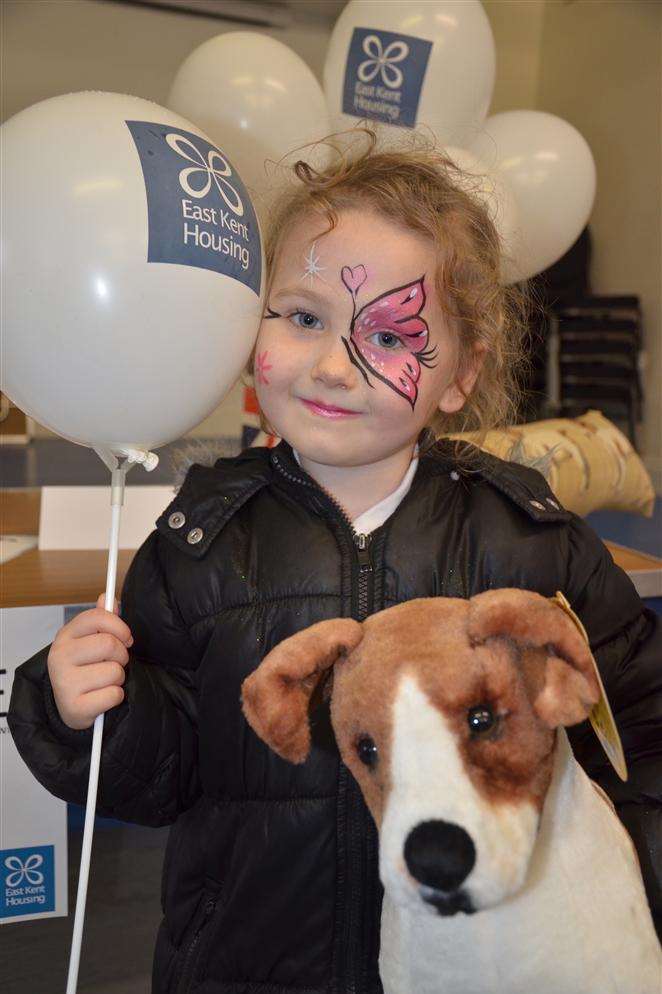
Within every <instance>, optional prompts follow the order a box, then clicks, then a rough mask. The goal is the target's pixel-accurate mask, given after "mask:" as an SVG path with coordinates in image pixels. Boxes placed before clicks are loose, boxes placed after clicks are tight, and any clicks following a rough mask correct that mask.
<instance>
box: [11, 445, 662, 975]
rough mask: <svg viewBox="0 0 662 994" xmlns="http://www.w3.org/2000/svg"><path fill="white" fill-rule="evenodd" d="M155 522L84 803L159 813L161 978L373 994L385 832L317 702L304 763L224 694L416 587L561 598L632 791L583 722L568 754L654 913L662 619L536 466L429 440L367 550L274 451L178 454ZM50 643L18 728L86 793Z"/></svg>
mask: <svg viewBox="0 0 662 994" xmlns="http://www.w3.org/2000/svg"><path fill="white" fill-rule="evenodd" d="M176 512H179V514H178V516H174V517H173V515H175V513H176ZM157 528H158V530H157V531H155V532H153V533H152V535H151V536H150V537H149V538H148V539H147V541H146V543H145V544H144V545H143V546H142V548H141V549H140V550H139V552H138V553H137V555H136V557H135V559H134V562H133V565H132V567H131V570H130V572H129V575H128V577H127V580H126V583H125V585H124V590H123V594H122V614H123V616H124V618H125V619H126V621H127V623H128V624H129V626H130V627H131V629H132V631H133V634H134V638H135V644H134V646H133V650H132V661H131V662H130V664H129V667H128V675H127V683H126V690H127V700H126V701H125V702H124V703H123V704H122V705H121V706H120V707H118V708H116V709H115V710H114V711H111V712H110V713H109V715H108V716H107V722H106V734H105V739H104V748H103V756H102V771H101V782H100V793H99V808H100V810H101V812H103V813H105V814H107V815H113V816H116V817H119V818H124V819H127V820H131V821H137V822H141V823H144V824H148V825H164V824H168V823H171V822H174V823H175V825H174V828H173V830H172V832H171V835H170V841H169V845H168V850H167V855H166V863H165V869H164V879H163V906H164V912H165V918H164V921H163V925H162V928H161V931H160V934H159V937H158V943H157V950H156V960H155V969H154V990H155V991H156V992H159V994H165V992H168V994H172V992H183V991H196V992H198V994H331V992H336V994H350V992H353V994H375V992H378V991H380V990H381V987H380V983H379V978H378V972H377V956H378V947H379V912H380V900H381V890H380V885H379V881H378V875H377V838H376V833H375V830H374V827H373V825H372V822H371V819H370V817H369V815H368V813H367V810H366V808H365V806H364V804H363V800H362V797H361V795H360V793H359V791H358V789H357V787H356V784H355V782H354V780H353V778H352V777H351V775H349V774H348V772H347V770H346V768H345V767H344V766H343V765H342V764H341V763H340V762H339V757H338V752H337V749H336V746H335V742H334V738H333V734H332V731H331V727H330V723H329V715H328V708H327V707H326V706H325V705H321V706H320V707H319V708H318V710H317V711H316V713H315V714H314V717H313V750H312V753H311V755H310V758H309V759H308V761H307V762H306V763H305V764H304V765H303V766H299V767H297V766H292V765H289V764H288V763H286V762H284V761H282V760H281V759H279V758H278V757H277V756H276V755H274V754H273V753H271V752H270V751H269V750H268V749H267V748H266V747H265V746H264V745H263V744H262V743H261V742H260V741H259V740H258V739H257V737H256V736H255V735H254V734H253V732H252V731H251V730H250V728H249V727H248V726H247V724H246V722H245V720H244V718H243V716H242V713H241V709H240V706H239V696H240V687H241V683H242V681H243V680H244V678H245V677H246V675H247V674H248V673H250V672H251V671H252V670H253V669H255V667H256V666H257V665H258V663H259V662H260V660H261V659H262V657H263V656H264V655H265V653H266V652H268V650H270V649H271V648H272V647H273V646H275V645H276V644H277V643H278V642H280V641H281V640H282V639H284V638H285V637H286V636H289V635H291V634H293V633H294V632H296V631H298V630H300V629H302V628H304V627H306V626H308V625H310V624H312V623H313V622H316V621H319V620H321V619H324V618H333V617H337V616H349V615H352V616H354V617H356V618H359V619H360V618H363V617H365V616H366V615H367V614H369V613H371V612H373V611H376V610H379V609H381V608H384V607H388V606H389V605H392V604H397V603H399V602H400V601H404V600H408V599H410V598H413V597H429V596H433V595H447V596H453V597H470V596H471V595H473V594H476V593H478V592H479V591H482V590H485V589H487V588H489V587H502V586H515V587H522V588H526V589H530V590H536V591H539V592H540V593H542V594H544V595H548V596H549V595H552V594H554V592H555V591H556V590H559V589H560V590H562V591H563V592H564V593H565V594H566V596H567V597H568V599H569V601H570V603H571V604H572V606H573V607H574V609H575V610H576V611H577V612H578V614H579V616H580V617H581V619H582V621H583V623H584V625H585V626H586V628H587V630H588V633H589V636H590V639H591V643H592V646H593V650H594V653H595V656H596V658H597V660H598V663H599V666H600V669H601V672H602V676H603V679H604V682H605V685H606V689H607V693H608V695H609V697H610V699H611V702H612V705H613V708H614V710H615V713H616V716H617V720H618V721H619V724H620V729H621V733H622V737H623V741H624V746H625V750H626V754H627V757H628V760H629V765H630V779H629V781H628V783H627V784H621V783H620V782H619V781H618V779H617V777H616V776H615V774H612V773H611V772H610V767H609V765H608V763H607V760H606V758H605V757H604V755H603V754H602V752H601V748H600V746H599V745H598V743H597V740H596V739H595V737H594V735H593V732H592V730H591V729H590V727H589V726H588V725H587V724H586V723H585V724H584V725H582V726H580V727H579V728H578V729H577V730H575V731H574V732H573V735H572V739H573V744H574V746H575V749H576V752H577V755H578V757H579V758H580V760H581V762H582V763H583V764H584V765H585V766H586V768H587V769H588V770H589V772H590V774H591V775H592V776H593V777H594V778H596V779H597V780H599V781H600V782H601V783H602V784H603V785H604V786H605V788H606V789H607V791H608V792H609V793H610V794H611V796H612V797H613V798H614V799H615V801H616V803H617V805H618V808H619V812H620V814H621V817H622V818H623V821H624V822H625V824H626V826H627V827H628V828H629V830H630V832H631V834H632V835H633V837H634V839H635V842H636V844H637V847H638V850H639V854H640V858H641V861H642V865H643V871H644V876H645V878H646V883H647V887H648V893H649V897H650V900H651V903H652V904H653V905H654V907H655V910H656V912H657V915H658V921H659V916H661V915H662V892H661V884H660V865H659V853H660V851H661V844H662V630H661V626H660V621H662V619H660V618H658V617H657V616H655V615H653V614H652V613H651V612H648V611H645V610H643V609H642V604H641V602H640V600H639V598H638V596H637V594H636V593H635V591H634V589H633V587H632V585H631V583H630V581H629V580H628V578H627V577H626V576H625V575H624V574H623V572H622V571H621V570H620V569H618V568H617V567H615V566H614V564H613V563H612V560H611V558H610V556H609V554H608V553H607V552H606V551H605V549H604V547H603V545H602V543H601V542H600V541H599V539H597V538H596V536H595V535H594V534H593V533H592V532H591V531H590V529H589V528H587V527H586V526H585V525H584V524H583V522H582V521H581V520H580V519H578V518H577V517H575V516H574V515H572V514H570V513H568V512H567V511H565V510H563V509H562V508H560V507H559V506H558V504H557V503H556V502H555V499H554V497H553V495H552V494H551V492H550V490H549V489H548V487H547V484H546V483H545V481H544V479H543V477H542V476H540V475H539V474H538V473H537V472H535V471H534V470H530V469H526V468H523V467H521V466H516V465H514V464H510V463H505V462H501V461H500V460H498V459H494V458H492V457H480V462H479V463H478V464H475V465H474V466H473V468H472V469H471V471H469V470H467V469H466V468H461V467H460V466H459V465H458V464H457V463H456V462H455V460H454V456H453V450H452V449H451V447H450V445H449V444H448V443H440V444H438V445H437V447H436V448H435V450H434V451H433V452H432V453H430V454H427V455H424V456H423V457H422V458H421V460H420V463H419V467H418V470H417V473H416V476H415V478H414V481H413V485H412V487H411V490H410V491H409V493H408V494H407V496H406V497H405V499H404V500H403V502H402V503H401V505H400V506H399V507H398V509H397V510H396V511H395V513H394V514H393V515H392V516H391V518H389V519H388V521H386V522H385V523H384V524H383V525H382V526H381V527H380V528H378V529H377V531H376V532H374V533H373V535H372V537H371V541H370V542H369V543H368V548H367V550H366V551H362V550H360V549H359V547H358V546H359V543H357V542H356V541H355V539H356V536H355V535H354V533H353V531H352V528H351V526H350V524H349V522H348V521H347V519H346V518H345V517H344V515H343V513H342V511H341V510H340V508H339V507H338V506H337V505H336V504H335V503H334V502H333V501H332V500H331V499H330V498H329V497H328V495H326V494H325V493H324V492H323V491H322V490H320V488H319V487H318V486H317V485H316V484H315V483H314V482H313V481H312V480H311V479H310V477H307V476H306V474H305V473H304V472H303V470H301V469H300V467H299V466H298V464H297V462H296V461H295V459H294V458H293V455H292V451H291V449H290V448H289V446H288V445H287V444H286V443H284V442H283V443H281V444H280V445H279V446H278V447H277V448H276V449H273V450H271V451H269V450H266V449H252V450H248V451H246V452H244V453H243V454H242V455H241V456H239V457H237V458H236V459H222V460H219V461H218V462H217V464H216V465H215V467H213V468H206V467H202V466H193V467H192V469H191V470H190V471H189V473H188V475H187V478H186V480H185V483H184V485H183V487H182V489H181V491H180V492H179V494H178V495H177V497H176V498H175V500H174V501H173V503H172V504H171V505H170V507H169V508H168V509H167V510H166V511H165V512H164V514H163V515H162V517H161V518H160V519H159V521H158V522H157ZM198 530H199V531H198ZM196 538H197V539H198V541H194V539H196ZM46 654H47V653H46V650H44V651H43V652H42V653H40V654H38V655H37V656H35V657H33V659H31V660H30V661H29V662H27V663H25V664H24V665H23V666H22V667H21V669H20V670H19V671H18V674H17V676H16V680H15V684H14V692H13V697H12V702H11V711H10V726H11V729H12V732H13V735H14V737H15V739H16V742H17V744H18V747H19V749H20V751H21V753H22V755H23V757H24V758H25V760H26V762H27V763H28V764H29V766H30V767H31V768H32V769H33V771H34V773H35V775H36V776H37V777H38V779H39V780H40V781H41V782H42V783H43V784H44V785H45V786H46V787H47V788H48V790H50V791H52V792H53V793H55V794H57V795H58V796H60V797H63V798H65V799H66V800H69V801H76V802H79V803H80V802H82V801H83V800H84V797H85V790H86V783H87V773H88V755H89V741H90V732H89V731H88V732H74V731H71V730H70V729H67V728H66V726H64V725H63V724H62V722H61V721H60V720H59V717H58V715H57V711H56V710H55V706H54V702H53V698H52V691H51V689H50V686H49V683H48V677H47V671H46V666H45V662H46ZM656 853H657V854H658V855H657V857H656V856H655V854H656Z"/></svg>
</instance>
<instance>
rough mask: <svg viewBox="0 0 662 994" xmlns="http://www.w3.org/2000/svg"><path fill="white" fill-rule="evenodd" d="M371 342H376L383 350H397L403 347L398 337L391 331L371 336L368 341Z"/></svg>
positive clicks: (377, 332) (379, 332)
mask: <svg viewBox="0 0 662 994" xmlns="http://www.w3.org/2000/svg"><path fill="white" fill-rule="evenodd" d="M371 340H376V341H375V344H376V345H379V346H380V347H381V348H382V349H397V348H398V347H399V346H400V345H402V342H401V340H400V339H399V338H398V336H397V335H394V334H393V332H391V331H376V332H375V333H374V335H370V337H369V339H368V341H371Z"/></svg>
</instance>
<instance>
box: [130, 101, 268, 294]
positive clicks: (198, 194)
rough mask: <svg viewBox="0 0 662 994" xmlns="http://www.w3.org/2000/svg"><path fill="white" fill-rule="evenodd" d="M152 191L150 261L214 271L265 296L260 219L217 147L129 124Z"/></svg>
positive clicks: (173, 131) (158, 127)
mask: <svg viewBox="0 0 662 994" xmlns="http://www.w3.org/2000/svg"><path fill="white" fill-rule="evenodd" d="M126 123H127V127H128V128H129V130H130V132H131V134H132V136H133V140H134V141H135V143H136V148H137V149H138V154H139V156H140V162H141V165H142V170H143V176H144V179H145V189H146V192H147V212H148V218H149V248H148V253H147V261H148V262H171V263H178V264H179V265H181V266H197V267H198V268H200V269H212V270H213V271H214V272H216V273H222V274H223V275H225V276H230V277H232V279H235V280H238V281H239V282H240V283H243V284H244V285H245V286H247V287H250V289H251V290H253V291H254V292H255V293H257V294H259V292H260V279H261V275H262V258H261V250H260V232H259V228H258V223H257V217H256V215H255V211H254V209H253V205H252V203H251V200H250V197H249V195H248V192H247V190H246V187H245V186H244V184H243V183H242V181H241V179H240V177H239V175H238V173H236V172H235V170H234V168H233V166H232V165H231V163H230V161H229V159H228V158H227V156H226V155H224V153H223V152H221V151H220V149H218V148H216V146H215V145H211V144H210V143H209V142H208V141H205V139H204V138H201V137H200V136H199V135H195V134H192V133H191V132H189V131H183V130H182V129H181V128H174V127H168V126H166V125H162V124H154V123H153V122H149V121H127V122H126Z"/></svg>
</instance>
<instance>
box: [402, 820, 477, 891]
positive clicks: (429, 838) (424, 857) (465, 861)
mask: <svg viewBox="0 0 662 994" xmlns="http://www.w3.org/2000/svg"><path fill="white" fill-rule="evenodd" d="M404 856H405V863H406V864H407V869H408V870H409V872H410V873H411V875H412V877H414V879H415V880H418V881H419V883H422V884H425V885H426V886H427V887H434V888H435V889H436V890H444V891H454V890H457V888H458V887H459V886H460V884H461V883H462V882H463V881H464V880H466V878H467V877H468V876H469V874H470V873H471V870H472V869H473V865H474V863H475V862H476V849H475V847H474V844H473V842H472V841H471V836H470V835H469V834H468V833H467V832H465V830H464V829H463V828H461V827H460V826H459V825H453V824H451V823H450V822H447V821H423V822H421V824H420V825H417V826H416V828H414V829H412V831H411V832H410V833H409V835H408V836H407V841H406V842H405V852H404Z"/></svg>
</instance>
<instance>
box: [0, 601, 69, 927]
mask: <svg viewBox="0 0 662 994" xmlns="http://www.w3.org/2000/svg"><path fill="white" fill-rule="evenodd" d="M64 620H65V611H64V608H63V607H62V606H60V607H57V606H53V607H50V606H49V607H16V608H2V610H0V629H1V630H2V668H1V669H0V702H2V704H1V705H0V706H1V707H2V711H0V845H1V846H2V848H0V922H2V921H3V920H9V921H11V922H18V921H27V920H29V919H31V918H38V917H39V918H40V917H42V916H43V917H46V918H52V917H53V916H55V915H66V913H67V806H66V804H65V803H64V801H61V800H59V798H57V797H53V796H52V795H51V794H49V793H48V791H47V790H45V789H44V787H42V786H41V784H40V783H38V782H37V780H35V778H34V776H33V775H32V773H31V772H30V770H29V769H28V768H27V766H26V765H25V763H24V762H23V760H22V759H21V757H20V756H19V754H18V750H17V749H16V746H15V745H14V740H13V739H12V737H11V734H10V732H9V727H8V725H7V706H8V702H9V697H10V695H11V688H12V683H13V681H14V672H15V670H16V667H18V666H20V664H21V663H23V662H25V660H26V659H29V658H30V656H33V655H34V654H35V652H37V651H38V650H39V649H41V648H43V647H44V646H45V645H48V643H49V642H52V641H53V638H54V637H55V634H56V632H57V631H58V629H59V628H61V627H62V624H63V622H64Z"/></svg>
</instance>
